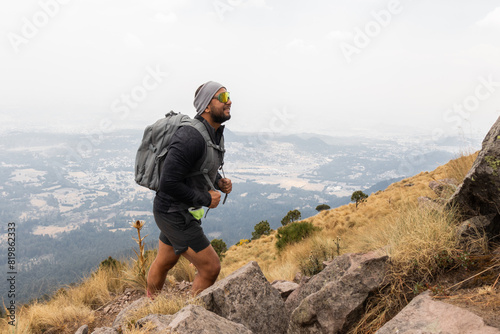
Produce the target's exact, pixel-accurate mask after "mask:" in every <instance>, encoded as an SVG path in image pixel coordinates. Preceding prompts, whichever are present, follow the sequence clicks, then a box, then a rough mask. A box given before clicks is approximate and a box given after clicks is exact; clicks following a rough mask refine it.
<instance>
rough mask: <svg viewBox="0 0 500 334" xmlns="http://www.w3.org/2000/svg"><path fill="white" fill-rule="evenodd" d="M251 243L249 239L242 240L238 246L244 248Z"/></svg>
mask: <svg viewBox="0 0 500 334" xmlns="http://www.w3.org/2000/svg"><path fill="white" fill-rule="evenodd" d="M249 242H250V240H248V239H240V241H238V243H237V244H236V246H242V245H244V244H248V243H249Z"/></svg>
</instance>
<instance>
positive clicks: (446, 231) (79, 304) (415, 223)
mask: <svg viewBox="0 0 500 334" xmlns="http://www.w3.org/2000/svg"><path fill="white" fill-rule="evenodd" d="M476 157H477V153H475V154H474V155H468V156H463V157H460V158H457V159H454V160H451V161H450V162H449V163H448V164H446V165H444V166H441V167H438V168H437V169H436V170H434V171H432V172H422V173H420V174H418V175H415V176H413V177H410V178H407V179H405V180H402V181H400V182H396V183H394V184H392V185H390V186H389V187H388V188H387V189H386V190H384V191H379V192H377V193H375V194H372V195H371V196H370V197H369V198H368V199H367V201H366V202H364V203H362V204H360V205H359V207H358V208H356V206H355V204H353V203H352V204H349V205H345V206H342V207H339V208H336V209H332V210H325V211H322V212H320V213H318V214H317V215H315V216H313V217H310V218H307V219H305V221H309V222H312V223H313V224H314V225H316V226H318V227H321V228H322V232H321V233H320V234H316V235H315V236H313V237H311V238H308V239H306V240H304V241H302V242H300V243H297V244H293V245H289V246H287V247H286V248H285V249H284V250H283V251H282V252H281V253H280V254H278V252H277V250H276V247H275V243H276V239H275V232H273V233H271V235H269V236H262V237H261V238H260V239H258V240H253V241H252V242H250V243H248V244H243V245H241V246H232V247H231V248H230V249H229V250H228V251H227V252H226V256H225V258H224V259H223V261H222V271H221V275H220V276H219V279H221V278H224V277H226V276H227V275H229V274H230V273H231V272H233V271H235V270H237V269H238V268H240V267H242V266H243V265H245V264H247V263H248V262H249V261H257V262H258V263H259V265H260V267H261V268H262V271H263V272H264V275H265V276H266V278H267V279H268V280H269V281H272V280H275V279H286V280H292V279H293V278H294V276H295V274H296V273H297V272H298V271H299V270H301V269H302V268H303V266H304V263H307V261H308V260H309V259H310V258H311V256H313V257H318V258H325V259H328V257H330V255H332V256H333V255H336V254H337V250H338V248H337V247H338V245H337V240H338V239H337V238H340V244H339V245H340V249H339V253H341V254H342V253H347V252H365V251H368V250H373V249H376V248H381V247H387V250H388V252H389V254H390V255H391V258H392V261H391V263H392V269H391V272H390V274H389V276H388V285H387V286H386V287H385V288H384V289H383V290H381V291H380V293H379V294H378V295H376V296H374V297H373V298H372V299H371V300H370V302H369V304H368V311H367V313H366V314H365V316H364V318H363V319H362V321H361V322H360V323H359V326H358V327H357V328H355V329H354V332H355V333H372V332H374V331H376V330H377V329H378V328H379V327H380V326H381V325H382V324H383V323H384V322H385V321H386V320H388V319H389V318H390V317H392V315H393V314H394V313H395V312H397V311H398V310H399V309H401V307H403V306H404V305H405V304H406V303H407V302H408V301H409V299H410V298H411V297H412V291H413V289H414V288H415V287H416V286H418V285H419V284H423V283H425V282H429V281H431V280H432V279H433V278H434V277H435V276H436V275H437V274H438V273H439V271H440V270H442V268H443V259H446V258H447V257H453V256H455V255H456V251H457V250H456V247H455V246H456V244H455V243H456V240H455V236H454V233H453V231H454V229H453V226H454V224H455V223H456V217H455V215H454V212H453V211H448V212H446V213H443V214H439V213H437V212H435V211H431V210H426V209H420V208H419V207H418V201H417V199H418V197H420V196H428V197H431V198H436V195H435V194H434V192H433V191H432V190H431V189H430V188H429V186H428V185H429V182H430V181H432V180H439V179H444V178H455V179H457V181H458V182H461V181H462V180H463V177H464V176H465V175H466V174H467V172H468V170H469V169H470V167H471V165H472V163H473V161H474V160H475V159H476ZM318 254H319V255H318ZM436 255H438V256H437V257H436ZM155 256H156V251H149V252H146V254H145V260H146V262H147V267H149V265H150V263H151V262H152V261H153V259H154V258H155ZM138 270H139V268H138V267H137V266H134V265H133V264H127V265H126V266H125V268H123V270H122V271H118V272H116V271H112V273H109V274H106V273H105V272H104V271H103V272H101V273H99V272H97V273H95V274H93V275H91V276H90V277H88V278H87V279H86V280H85V281H84V282H83V283H82V284H80V285H79V286H76V287H71V288H67V289H64V290H61V291H60V292H59V293H57V294H56V295H54V297H53V298H52V299H51V300H50V301H48V302H45V303H33V304H32V305H28V306H25V307H22V308H21V309H20V310H18V311H19V312H18V318H17V320H18V328H17V333H32V332H42V331H45V333H55V332H65V331H66V330H68V329H71V328H72V326H73V325H74V324H81V323H85V322H86V323H90V322H92V321H93V317H94V311H93V310H94V309H96V308H97V307H99V306H101V305H103V304H105V303H106V302H107V301H109V300H110V298H112V295H113V293H119V292H120V291H122V290H123V289H124V287H125V286H126V285H132V286H135V287H138V288H144V287H145V282H144V281H141V280H139V279H137V272H138ZM170 274H173V275H174V277H175V279H177V280H187V281H192V280H193V278H194V268H193V267H192V266H190V265H189V263H188V262H187V261H181V262H180V263H179V264H178V266H176V268H175V269H174V270H173V271H172V272H171V273H170ZM499 286H500V282H499V283H498V284H497V285H496V287H495V286H493V285H492V286H491V288H490V289H488V287H485V288H484V289H483V290H481V293H479V292H477V294H481V295H482V296H493V297H492V298H493V299H494V298H497V297H498V288H499ZM478 291H479V290H478ZM495 300H498V299H495ZM185 305H186V301H184V300H182V298H180V299H178V300H176V299H175V298H161V297H159V298H157V299H156V300H155V303H153V304H151V305H150V306H148V308H146V309H144V310H141V311H140V312H142V313H137V314H136V315H135V316H134V317H135V318H136V319H139V318H140V317H142V316H145V315H147V314H149V313H175V312H177V311H178V310H180V308H182V307H183V306H185ZM6 328H7V326H6V323H2V324H0V331H1V332H7V331H6V330H5V329H6ZM136 332H137V331H136ZM141 332H144V330H141ZM128 333H135V332H134V330H130V331H129V332H128Z"/></svg>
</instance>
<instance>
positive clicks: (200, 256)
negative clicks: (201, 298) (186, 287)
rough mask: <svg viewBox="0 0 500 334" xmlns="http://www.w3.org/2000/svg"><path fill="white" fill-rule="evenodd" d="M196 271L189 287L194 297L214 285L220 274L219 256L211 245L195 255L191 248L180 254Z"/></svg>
mask: <svg viewBox="0 0 500 334" xmlns="http://www.w3.org/2000/svg"><path fill="white" fill-rule="evenodd" d="M182 256H184V257H185V258H186V259H188V260H189V261H190V262H191V263H192V264H193V265H194V266H195V267H196V269H197V270H198V273H197V274H196V277H195V278H194V281H193V286H192V287H191V294H192V295H193V296H196V295H197V294H198V293H200V292H201V291H203V290H205V289H206V288H208V287H209V286H211V285H212V284H214V283H215V281H216V280H217V276H219V272H220V261H219V256H218V255H217V253H216V252H215V250H214V248H213V247H212V245H209V246H208V247H207V248H205V249H204V250H202V251H199V252H198V253H196V252H195V251H194V250H192V249H191V248H188V250H187V251H185V252H184V253H182Z"/></svg>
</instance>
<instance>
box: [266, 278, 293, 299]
mask: <svg viewBox="0 0 500 334" xmlns="http://www.w3.org/2000/svg"><path fill="white" fill-rule="evenodd" d="M271 286H272V287H273V288H275V289H276V290H278V291H279V293H280V295H281V298H283V299H287V297H288V296H289V295H290V294H291V293H292V292H293V291H294V290H296V289H297V288H298V287H299V285H298V284H297V283H294V282H289V281H284V280H278V281H274V282H272V283H271Z"/></svg>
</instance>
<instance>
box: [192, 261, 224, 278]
mask: <svg viewBox="0 0 500 334" xmlns="http://www.w3.org/2000/svg"><path fill="white" fill-rule="evenodd" d="M197 269H198V272H199V273H200V275H202V276H204V277H205V278H208V279H211V280H216V279H217V277H218V276H219V273H220V270H221V265H220V262H214V263H211V264H210V265H208V266H203V268H197Z"/></svg>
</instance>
